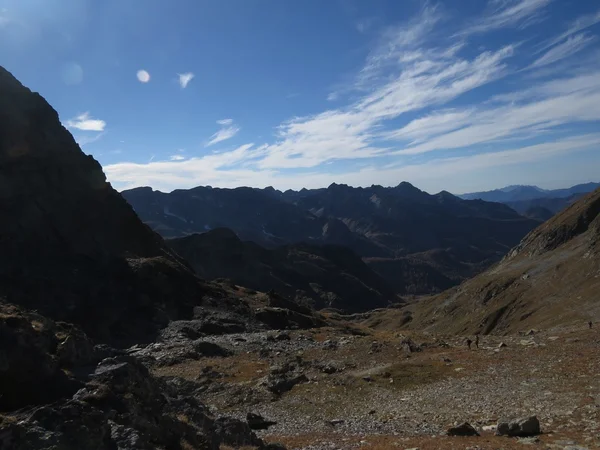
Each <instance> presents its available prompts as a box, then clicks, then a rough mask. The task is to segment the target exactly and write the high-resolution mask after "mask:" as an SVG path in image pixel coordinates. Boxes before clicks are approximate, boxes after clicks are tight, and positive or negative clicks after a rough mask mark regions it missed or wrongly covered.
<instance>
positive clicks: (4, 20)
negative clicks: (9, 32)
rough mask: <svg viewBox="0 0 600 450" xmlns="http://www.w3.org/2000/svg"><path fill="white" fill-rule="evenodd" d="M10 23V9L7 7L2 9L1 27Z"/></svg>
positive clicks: (0, 15)
mask: <svg viewBox="0 0 600 450" xmlns="http://www.w3.org/2000/svg"><path fill="white" fill-rule="evenodd" d="M9 23H10V19H9V18H8V11H7V9H6V8H3V9H0V28H3V27H5V26H7V25H8V24H9Z"/></svg>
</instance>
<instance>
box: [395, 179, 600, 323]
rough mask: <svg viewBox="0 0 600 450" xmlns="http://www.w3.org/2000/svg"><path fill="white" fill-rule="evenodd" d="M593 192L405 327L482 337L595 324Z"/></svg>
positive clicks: (598, 273) (598, 284) (598, 210)
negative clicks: (492, 334)
mask: <svg viewBox="0 0 600 450" xmlns="http://www.w3.org/2000/svg"><path fill="white" fill-rule="evenodd" d="M599 291H600V189H598V190H596V191H595V192H592V193H591V194H589V195H587V196H585V197H583V198H582V199H580V200H579V201H577V202H576V203H574V204H573V205H571V206H570V207H569V208H567V209H566V210H564V211H563V212H562V213H560V214H558V215H556V216H554V217H553V218H552V219H551V220H549V221H547V222H546V223H544V224H542V225H541V226H539V227H538V228H536V229H535V230H534V231H532V232H531V233H529V234H528V235H527V236H526V237H525V238H524V239H523V240H522V241H521V243H520V244H519V245H517V246H516V247H515V248H513V249H512V250H511V251H510V252H508V254H507V255H506V257H505V258H504V259H503V260H502V261H501V262H500V263H499V264H497V265H496V266H494V267H493V268H491V269H490V270H488V271H487V272H485V273H483V274H481V275H479V276H477V277H475V278H473V279H471V280H469V281H467V282H465V283H463V284H462V285H461V286H460V287H458V288H455V289H452V290H449V291H447V292H445V293H444V294H441V295H439V296H436V297H433V298H431V299H427V300H425V301H423V302H421V303H419V304H418V305H417V306H416V307H415V308H414V311H413V312H414V314H413V316H412V317H413V320H412V321H411V322H410V323H409V324H408V325H407V326H409V327H418V328H427V329H429V330H432V331H435V330H442V329H443V330H444V331H445V332H460V333H462V334H477V333H479V334H481V333H483V334H486V333H492V332H494V333H507V332H517V331H526V330H529V329H531V328H536V329H540V328H548V327H552V326H556V325H569V324H586V323H587V322H588V321H589V320H592V321H596V320H598V319H599V318H600V302H599V298H598V294H597V293H598V292H599Z"/></svg>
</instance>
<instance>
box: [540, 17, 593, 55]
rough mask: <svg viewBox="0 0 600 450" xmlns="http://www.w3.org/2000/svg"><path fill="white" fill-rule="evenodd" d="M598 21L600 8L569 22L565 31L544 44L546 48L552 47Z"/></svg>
mask: <svg viewBox="0 0 600 450" xmlns="http://www.w3.org/2000/svg"><path fill="white" fill-rule="evenodd" d="M597 23H600V9H599V10H598V11H596V12H595V13H592V14H586V15H583V16H580V17H578V18H577V19H575V20H574V21H573V22H571V23H570V24H569V26H568V28H567V30H566V31H565V32H563V33H562V34H560V35H558V36H556V37H555V38H553V39H551V40H550V42H548V43H547V44H546V45H545V46H544V49H547V48H549V47H552V46H553V45H556V44H558V43H559V42H561V41H563V40H564V39H566V38H568V37H569V36H572V35H574V34H576V33H579V32H580V31H583V30H586V29H588V28H589V27H591V26H593V25H596V24H597Z"/></svg>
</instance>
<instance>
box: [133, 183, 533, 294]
mask: <svg viewBox="0 0 600 450" xmlns="http://www.w3.org/2000/svg"><path fill="white" fill-rule="evenodd" d="M122 195H123V197H124V198H125V199H126V200H127V201H128V202H129V203H130V204H131V205H132V206H133V208H134V210H135V211H136V213H137V214H138V215H139V217H140V218H141V219H142V220H143V221H144V222H145V223H146V224H148V225H149V226H150V227H151V228H153V229H154V230H155V231H156V232H158V233H160V234H161V235H162V236H163V237H165V238H173V237H184V236H188V235H190V234H194V233H203V232H206V231H209V230H213V229H216V228H229V229H231V230H232V231H233V232H234V233H235V234H236V235H237V236H238V237H239V238H240V239H241V240H242V241H252V242H255V243H256V244H259V245H261V246H264V247H266V248H276V247H278V246H282V245H290V244H298V243H306V244H310V245H330V244H333V245H338V246H345V247H348V248H349V249H350V250H352V251H353V252H355V253H356V254H357V255H358V256H359V257H361V258H362V259H363V260H364V261H365V262H366V263H367V264H368V265H369V266H370V267H371V268H372V269H373V270H374V271H375V272H377V273H378V274H379V275H381V276H382V277H383V278H384V279H385V280H386V281H387V282H388V283H389V284H390V285H391V286H392V287H393V289H394V290H395V292H397V293H399V294H417V295H418V294H429V293H432V292H440V291H441V290H443V289H446V288H448V287H450V286H452V285H455V284H458V283H459V282H461V281H462V280H464V279H466V278H469V277H471V276H473V275H475V274H477V273H479V272H481V271H482V270H484V269H485V268H487V267H488V266H489V265H490V264H492V263H494V262H496V261H498V260H500V258H502V256H503V255H504V254H505V253H506V251H508V249H510V248H511V247H512V246H514V245H516V244H517V243H518V242H519V240H520V239H521V238H522V237H523V236H524V235H525V234H527V233H528V232H529V231H531V230H532V229H533V228H534V227H535V226H536V225H538V224H539V221H537V220H533V219H529V218H525V217H523V216H521V215H519V214H517V213H516V212H515V211H514V210H512V209H511V208H509V207H507V206H505V205H502V204H498V203H489V202H484V201H481V200H462V199H460V198H458V197H456V196H454V195H452V194H450V193H448V192H440V193H439V194H436V195H430V194H428V193H426V192H423V191H421V190H419V189H417V188H415V187H414V186H412V185H411V184H409V183H405V182H404V183H400V184H399V185H398V186H396V187H391V188H386V187H382V186H371V187H369V188H354V187H350V186H347V185H339V184H332V185H331V186H329V187H328V188H326V189H315V190H307V189H303V190H301V191H298V192H296V191H285V192H281V191H277V190H275V189H273V188H266V189H253V188H237V189H219V188H211V187H197V188H194V189H189V190H176V191H173V192H171V193H163V192H159V191H155V190H152V189H151V188H147V187H146V188H137V189H132V190H128V191H124V192H122Z"/></svg>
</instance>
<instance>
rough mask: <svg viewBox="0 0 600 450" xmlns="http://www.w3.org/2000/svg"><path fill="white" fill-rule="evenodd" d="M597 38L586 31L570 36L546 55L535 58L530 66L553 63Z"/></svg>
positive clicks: (581, 48)
mask: <svg viewBox="0 0 600 450" xmlns="http://www.w3.org/2000/svg"><path fill="white" fill-rule="evenodd" d="M595 40H596V37H595V36H589V35H586V34H585V33H580V34H576V35H574V36H570V37H568V38H567V39H566V40H565V41H564V42H562V43H560V44H558V45H556V46H554V47H553V48H551V49H550V50H548V51H547V52H546V53H544V55H542V56H541V57H540V58H538V59H537V60H535V61H534V62H533V64H531V66H530V67H531V68H537V67H541V66H546V65H548V64H553V63H555V62H557V61H560V60H561V59H564V58H567V57H570V56H572V55H574V54H575V53H577V52H579V51H580V50H583V49H584V48H585V47H587V46H588V45H589V44H591V43H592V42H594V41H595Z"/></svg>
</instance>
